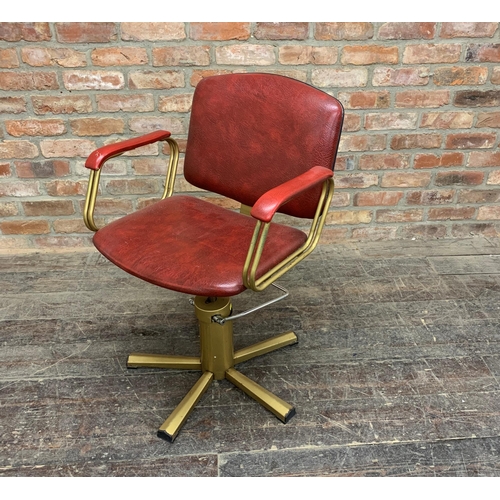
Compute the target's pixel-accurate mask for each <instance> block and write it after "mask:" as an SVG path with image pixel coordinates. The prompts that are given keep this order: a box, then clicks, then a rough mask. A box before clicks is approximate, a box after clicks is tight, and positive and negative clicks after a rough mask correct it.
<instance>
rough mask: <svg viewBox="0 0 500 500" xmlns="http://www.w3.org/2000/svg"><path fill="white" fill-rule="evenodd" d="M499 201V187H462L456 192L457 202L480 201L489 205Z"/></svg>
mask: <svg viewBox="0 0 500 500" xmlns="http://www.w3.org/2000/svg"><path fill="white" fill-rule="evenodd" d="M498 202H500V190H499V189H484V190H483V189H479V190H477V189H463V190H462V191H459V192H458V203H480V204H481V205H489V204H491V203H498Z"/></svg>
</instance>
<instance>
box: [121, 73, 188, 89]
mask: <svg viewBox="0 0 500 500" xmlns="http://www.w3.org/2000/svg"><path fill="white" fill-rule="evenodd" d="M128 85H129V88H130V89H173V88H178V87H184V73H183V72H181V71H169V70H159V71H147V70H144V71H133V72H132V73H130V74H129V77H128Z"/></svg>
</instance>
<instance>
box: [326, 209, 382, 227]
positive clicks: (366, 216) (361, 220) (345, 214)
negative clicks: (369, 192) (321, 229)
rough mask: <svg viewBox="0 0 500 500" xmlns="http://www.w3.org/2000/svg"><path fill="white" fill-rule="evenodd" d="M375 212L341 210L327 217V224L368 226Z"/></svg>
mask: <svg viewBox="0 0 500 500" xmlns="http://www.w3.org/2000/svg"><path fill="white" fill-rule="evenodd" d="M372 217H373V212H372V211H371V210H339V211H334V212H330V213H329V214H328V215H327V216H326V224H328V225H330V224H332V225H340V224H350V225H353V224H368V223H369V222H371V220H372Z"/></svg>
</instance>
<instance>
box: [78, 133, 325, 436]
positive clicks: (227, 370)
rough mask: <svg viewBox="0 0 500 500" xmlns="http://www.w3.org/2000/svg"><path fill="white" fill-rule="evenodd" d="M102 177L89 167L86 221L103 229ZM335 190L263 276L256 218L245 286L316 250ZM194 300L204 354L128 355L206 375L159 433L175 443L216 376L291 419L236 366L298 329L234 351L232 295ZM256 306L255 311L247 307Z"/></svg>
mask: <svg viewBox="0 0 500 500" xmlns="http://www.w3.org/2000/svg"><path fill="white" fill-rule="evenodd" d="M166 141H167V142H168V143H169V145H170V160H169V165H168V170H167V175H166V182H165V188H164V192H163V195H162V197H161V199H165V198H167V197H169V196H171V195H172V194H173V189H174V182H175V176H176V172H177V163H178V160H179V148H178V145H177V143H176V141H175V140H174V139H171V138H168V139H166ZM116 156H120V155H116ZM99 179H100V169H99V170H92V171H91V172H90V177H89V184H88V188H87V194H86V199H85V207H84V221H85V224H86V226H87V227H88V228H89V229H90V230H92V231H97V230H98V228H97V226H96V224H95V222H94V209H95V202H96V198H97V193H98V190H99ZM333 190H334V184H333V180H332V179H327V180H326V181H325V182H324V184H323V187H322V192H321V196H320V199H319V202H318V206H317V209H316V213H315V216H314V218H313V221H312V224H311V228H310V230H309V234H308V236H307V239H306V241H305V242H304V244H303V245H302V246H301V247H300V248H299V249H298V250H296V251H295V252H294V253H292V254H291V255H290V256H288V257H287V258H286V259H284V260H283V261H282V262H280V263H279V264H278V265H276V266H275V267H274V268H273V269H271V270H269V271H268V272H267V273H265V274H264V275H263V276H261V277H259V278H256V272H257V268H258V265H259V261H260V258H261V256H262V253H263V250H264V245H265V242H266V237H267V233H268V230H269V226H270V222H267V223H263V222H261V221H257V222H256V226H255V229H254V233H253V236H252V240H251V242H250V246H249V249H248V254H247V257H246V260H245V264H244V267H243V283H244V285H245V287H246V288H249V289H251V290H254V291H256V292H260V291H262V290H264V289H265V288H267V287H268V286H269V285H271V284H273V282H274V281H275V280H277V279H278V278H279V277H280V276H282V275H283V274H284V273H286V272H287V271H288V270H290V269H291V268H292V267H294V266H295V265H296V264H298V263H299V262H300V261H301V260H302V259H304V258H305V257H307V255H309V254H310V253H311V252H312V251H313V250H314V248H315V247H316V245H317V244H318V241H319V237H320V235H321V231H322V229H323V226H324V224H325V220H326V216H327V213H328V207H329V206H330V202H331V199H332V196H333ZM240 211H241V212H242V213H246V214H248V213H249V207H246V206H244V205H242V207H241V210H240ZM278 288H281V287H278ZM283 298H284V297H283ZM273 302H276V300H272V301H270V302H268V303H266V304H263V305H262V306H259V307H257V308H255V309H259V308H261V307H264V306H266V305H269V304H271V303H273ZM192 304H193V305H194V308H195V314H196V317H197V319H198V325H199V332H200V353H201V354H200V357H191V356H170V355H162V354H144V353H132V354H130V355H129V357H128V360H127V367H128V368H139V367H147V368H164V369H175V370H201V371H202V375H201V377H200V378H199V379H198V381H197V382H196V383H195V384H194V386H193V387H192V389H191V390H190V391H189V392H188V393H187V395H186V396H185V397H184V399H183V400H182V401H181V402H180V403H179V404H178V405H177V407H176V408H175V409H174V411H173V412H172V413H171V414H170V416H169V417H168V418H167V419H166V420H165V422H164V423H163V424H162V425H161V426H160V428H159V430H158V436H159V437H161V438H163V439H166V440H168V441H170V442H173V441H174V439H175V438H176V436H177V434H178V433H179V431H180V429H181V427H182V425H183V424H184V422H185V421H186V419H187V418H188V416H189V414H190V413H191V411H192V410H193V409H194V407H195V406H196V404H197V403H198V401H199V400H200V398H201V397H202V395H203V394H204V393H205V391H206V390H207V389H208V387H209V386H210V384H211V383H212V381H213V380H222V379H226V380H228V381H229V382H231V383H232V384H234V385H235V386H236V387H238V388H240V389H241V390H242V391H243V392H245V393H246V394H247V395H248V396H250V397H251V398H253V399H255V400H256V401H257V402H259V403H260V404H261V405H262V406H264V407H265V408H266V409H268V410H269V411H271V412H272V413H273V414H274V415H275V416H276V417H278V418H279V419H280V420H281V421H282V422H284V423H287V422H288V421H289V420H290V418H292V417H293V415H295V408H294V407H293V406H292V405H290V404H288V403H287V402H285V401H283V400H282V399H281V398H279V397H278V396H276V395H275V394H273V393H271V392H270V391H268V390H267V389H265V388H264V387H262V386H260V385H259V384H257V383H256V382H254V381H253V380H251V379H250V378H248V377H246V376H245V375H243V374H242V373H241V372H239V371H238V370H236V369H235V368H234V367H235V365H237V364H239V363H243V362H244V361H248V360H250V359H252V358H254V357H257V356H261V355H263V354H267V353H269V352H272V351H275V350H277V349H280V348H281V347H285V346H288V345H292V344H296V343H297V342H298V339H297V336H296V335H295V333H294V332H285V333H282V334H280V335H277V336H274V337H272V338H270V339H267V340H264V341H262V342H258V343H257V344H254V345H251V346H249V347H246V348H244V349H240V350H238V351H236V352H234V347H233V327H232V318H231V315H232V310H233V308H232V303H231V299H230V298H229V297H218V298H216V297H203V296H197V297H195V298H194V300H193V301H192ZM252 311H253V310H251V311H247V312H252ZM243 314H245V313H242V314H239V315H236V316H238V317H239V316H241V315H243ZM236 316H235V318H236Z"/></svg>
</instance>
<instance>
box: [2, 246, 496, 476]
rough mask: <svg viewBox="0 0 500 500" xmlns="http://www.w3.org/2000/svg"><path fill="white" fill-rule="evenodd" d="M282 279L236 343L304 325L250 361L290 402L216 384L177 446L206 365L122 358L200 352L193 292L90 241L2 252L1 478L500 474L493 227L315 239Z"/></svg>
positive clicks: (257, 375)
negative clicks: (370, 238)
mask: <svg viewBox="0 0 500 500" xmlns="http://www.w3.org/2000/svg"><path fill="white" fill-rule="evenodd" d="M281 282H282V283H283V284H284V286H286V287H287V288H289V290H290V292H291V294H290V297H289V298H288V299H287V300H285V301H283V302H280V303H279V304H276V305H274V306H271V307H269V308H268V309H266V310H264V311H263V312H259V313H257V314H255V315H253V316H247V317H244V318H242V319H240V320H238V321H237V322H235V325H234V328H235V342H236V348H240V347H243V346H245V345H248V344H250V343H253V342H256V341H258V340H260V339H264V338H267V337H269V336H272V335H273V334H276V333H279V332H283V331H286V330H291V329H293V330H295V331H296V333H297V335H298V337H299V344H298V345H296V346H290V347H287V348H285V349H282V350H280V351H277V352H275V353H270V354H267V355H265V356H262V357H260V358H256V359H253V360H251V361H247V362H246V363H243V364H241V365H239V368H240V369H241V371H242V372H243V373H245V374H246V375H248V376H250V377H252V378H254V379H255V380H256V381H258V382H259V383H261V384H262V385H263V386H265V387H267V388H268V389H270V390H271V391H273V392H275V393H276V394H278V395H279V396H280V397H282V398H283V399H285V400H287V401H289V402H291V403H293V404H295V406H296V408H297V415H296V416H295V417H294V418H293V419H292V420H291V421H290V422H289V423H288V424H287V425H284V424H282V423H281V422H280V421H279V420H277V419H276V418H275V417H274V416H273V415H271V414H270V413H269V412H268V411H266V410H265V409H263V408H262V407H261V406H260V405H258V404H257V403H255V402H254V401H253V400H251V399H249V398H248V397H247V396H245V395H244V394H243V393H242V392H240V391H239V390H238V389H236V388H235V387H233V386H232V385H231V384H230V383H229V382H227V381H225V380H224V381H220V382H215V383H214V384H212V386H211V387H210V388H209V390H208V391H207V393H206V394H205V395H204V396H203V398H202V399H201V401H200V403H199V404H198V405H197V407H196V409H195V410H194V412H193V414H192V415H191V416H190V418H189V419H188V421H187V422H186V424H185V426H184V427H183V429H182V430H181V432H180V434H179V436H178V438H177V440H176V441H175V442H174V443H173V444H170V443H167V442H165V441H163V440H160V439H159V438H157V437H156V431H157V428H158V427H159V425H161V423H162V422H163V420H164V419H165V418H166V417H167V416H168V414H169V413H170V411H172V409H173V408H174V407H175V406H176V404H177V403H178V402H179V401H180V400H181V399H182V398H183V397H184V395H185V394H186V392H187V391H188V390H189V389H190V388H191V386H192V384H193V383H194V382H195V381H196V380H197V378H198V376H199V374H198V373H197V372H185V371H162V370H154V369H139V370H127V368H126V367H125V361H126V356H127V354H128V353H129V352H132V351H138V350H139V351H144V352H158V353H171V354H187V355H197V354H198V340H197V331H196V323H195V320H194V318H193V311H192V307H191V306H190V304H189V302H188V300H187V299H188V297H187V296H185V295H181V294H177V293H174V292H170V291H168V290H162V289H160V288H157V287H154V286H153V285H150V284H148V283H144V282H142V281H140V280H138V279H136V278H134V277H132V276H129V275H127V274H125V273H124V272H122V271H120V270H119V269H117V268H116V267H114V266H112V265H110V264H109V263H108V262H107V261H106V260H105V259H104V258H102V257H100V256H99V255H98V254H97V253H95V252H88V253H87V252H85V253H83V252H81V253H73V254H52V255H50V254H31V255H15V256H13V255H10V256H9V255H3V256H0V341H1V349H0V475H2V476H69V475H73V476H500V241H499V240H487V239H470V240H461V241H458V240H457V241H432V242H422V241H404V242H401V241H397V242H390V243H366V244H349V245H344V246H338V247H335V246H330V245H328V246H320V247H319V248H318V250H317V251H316V252H315V253H313V254H312V255H311V256H310V257H309V259H307V260H306V261H304V262H303V263H301V264H300V265H299V266H298V268H296V269H294V270H292V271H291V272H290V273H288V275H287V276H285V278H284V279H283V280H282V281H281ZM272 295H273V293H272V292H267V291H266V292H264V294H262V295H260V296H255V294H252V293H249V292H245V293H244V294H242V295H241V296H238V297H236V298H235V300H234V305H235V312H239V311H241V310H243V309H245V308H246V306H248V305H255V304H257V303H258V302H260V301H262V300H264V298H266V297H267V298H269V297H271V296H272Z"/></svg>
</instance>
